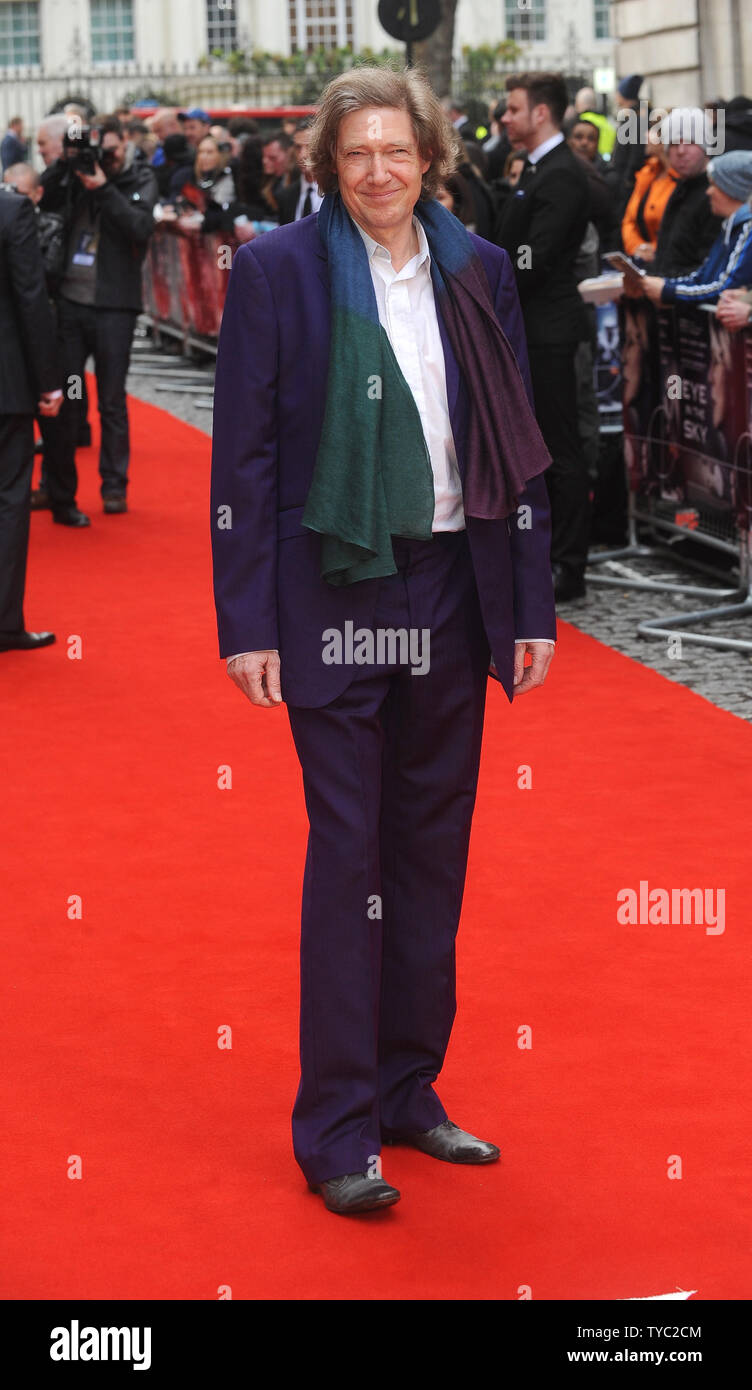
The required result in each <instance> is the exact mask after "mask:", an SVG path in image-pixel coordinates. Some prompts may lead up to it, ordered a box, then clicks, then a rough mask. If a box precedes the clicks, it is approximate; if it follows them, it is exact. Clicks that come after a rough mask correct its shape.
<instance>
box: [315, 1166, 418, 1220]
mask: <svg viewBox="0 0 752 1390" xmlns="http://www.w3.org/2000/svg"><path fill="white" fill-rule="evenodd" d="M308 1186H309V1187H310V1189H311V1192H318V1193H319V1194H320V1195H321V1196H322V1197H323V1199H324V1205H325V1206H326V1207H328V1209H329V1211H335V1212H337V1214H338V1215H339V1216H351V1215H353V1214H355V1213H357V1212H360V1211H378V1209H379V1208H380V1207H391V1206H394V1203H395V1202H398V1201H399V1199H400V1193H399V1192H398V1191H397V1188H396V1187H390V1186H389V1183H388V1182H384V1179H383V1178H372V1177H370V1176H369V1174H368V1173H345V1174H343V1176H342V1177H341V1178H327V1180H326V1182H319V1183H312V1182H309V1184H308Z"/></svg>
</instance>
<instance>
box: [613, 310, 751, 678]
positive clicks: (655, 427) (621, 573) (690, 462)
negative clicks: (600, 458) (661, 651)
mask: <svg viewBox="0 0 752 1390" xmlns="http://www.w3.org/2000/svg"><path fill="white" fill-rule="evenodd" d="M619 328H620V334H619V336H620V343H621V388H622V422H623V431H624V455H625V466H626V469H627V475H628V482H629V533H628V543H627V545H626V546H624V547H621V548H619V549H616V550H606V551H601V552H595V553H593V554H591V555H590V557H589V565H590V566H591V573H590V574H589V576H588V578H589V579H590V580H592V581H593V582H594V583H601V584H611V585H614V586H617V587H621V588H634V589H641V590H647V591H653V592H668V593H680V594H683V595H687V594H690V595H693V596H694V597H696V598H698V599H715V600H716V601H718V600H726V599H728V600H732V602H728V603H726V602H724V603H718V602H717V603H716V606H715V607H713V608H707V607H703V608H702V609H698V610H697V611H695V612H691V613H668V614H664V615H662V616H661V617H658V618H651V619H646V620H645V621H643V622H642V623H640V624H639V626H638V629H637V630H638V633H639V635H640V636H643V637H661V638H663V637H666V636H674V635H680V636H681V637H682V640H684V641H687V642H696V643H701V644H703V645H709V646H715V647H724V648H730V649H732V650H739V651H752V641H744V640H741V639H734V638H726V637H717V636H715V635H714V634H710V633H689V632H679V629H683V628H685V627H687V626H689V625H691V624H695V623H700V622H714V621H716V620H717V619H720V618H729V617H741V616H744V615H746V614H749V613H752V554H751V550H750V545H751V529H752V433H750V431H751V429H752V333H750V331H749V330H747V331H745V332H743V333H737V334H732V333H729V332H728V330H727V329H726V328H724V327H723V325H722V324H720V323H719V322H718V320H717V319H716V317H715V315H714V314H713V313H710V312H709V311H707V310H703V309H702V308H700V307H685V306H684V305H681V306H674V305H672V306H668V305H667V306H661V307H655V306H654V305H652V304H651V303H650V302H649V301H648V300H643V299H633V300H622V301H621V302H620V305H619ZM638 525H640V526H642V527H643V528H646V529H647V530H648V531H649V533H650V535H651V537H652V538H653V541H654V543H653V544H650V545H645V544H641V543H640V540H639V537H638ZM688 536H691V537H692V539H693V540H695V541H697V542H700V544H701V545H702V546H704V547H706V548H707V550H708V555H709V557H710V556H712V554H713V553H716V554H718V553H719V552H722V553H725V554H727V555H728V554H730V555H733V556H734V557H735V558H736V560H737V563H738V568H739V583H738V584H737V585H736V586H735V587H734V588H730V589H729V588H718V587H714V588H708V587H700V586H699V585H696V584H692V585H688V584H687V585H685V584H676V583H667V582H664V581H663V580H660V579H646V578H643V577H640V576H639V574H636V573H635V572H634V571H633V570H631V568H630V567H629V566H628V565H626V564H625V563H624V562H625V561H631V560H639V559H640V558H646V557H656V556H658V555H660V554H662V553H663V554H665V553H666V550H667V549H671V547H672V545H675V544H676V542H677V541H678V540H679V539H681V540H686V539H687V537H688ZM691 564H692V567H693V568H695V569H698V570H700V571H703V570H704V571H705V572H706V573H707V574H709V575H716V576H717V575H718V571H717V570H716V569H714V568H713V566H712V564H710V563H708V564H703V563H702V562H701V561H697V560H693V561H692V562H691ZM597 566H605V567H607V568H608V569H610V570H611V571H613V572H612V573H610V574H605V573H596V572H593V570H594V569H595V567H597Z"/></svg>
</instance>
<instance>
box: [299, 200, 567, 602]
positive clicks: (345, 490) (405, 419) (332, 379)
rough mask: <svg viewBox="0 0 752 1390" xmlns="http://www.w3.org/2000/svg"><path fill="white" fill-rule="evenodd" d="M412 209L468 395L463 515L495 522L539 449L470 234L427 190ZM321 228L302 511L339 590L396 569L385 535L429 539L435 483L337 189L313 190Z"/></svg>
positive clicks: (543, 453) (538, 461) (533, 470)
mask: <svg viewBox="0 0 752 1390" xmlns="http://www.w3.org/2000/svg"><path fill="white" fill-rule="evenodd" d="M415 215H416V217H418V218H419V220H420V222H421V223H422V225H423V227H424V229H425V233H426V239H427V241H428V247H429V251H430V253H431V279H432V282H433V289H434V299H435V303H436V307H437V310H438V312H439V313H440V314H441V316H442V318H443V321H444V323H445V325H446V330H447V333H448V335H449V340H450V343H451V345H452V349H453V351H454V354H455V357H456V358H457V362H458V364H459V366H460V370H461V372H462V375H463V377H464V380H465V384H466V386H467V389H468V392H469V395H470V414H469V426H468V433H467V439H466V441H465V460H466V467H465V479H464V484H463V494H462V495H463V506H464V511H465V515H466V516H471V517H481V518H483V519H484V520H496V519H500V518H502V517H506V516H509V515H510V514H511V513H512V512H513V511H515V510H516V508H517V503H518V497H519V495H520V493H521V492H522V490H523V488H524V486H525V483H526V482H527V481H528V479H529V478H533V477H535V476H536V475H537V474H538V473H542V472H543V470H544V469H545V468H547V467H548V465H549V463H550V462H551V459H550V455H549V453H548V450H547V449H546V446H545V444H544V442H543V438H542V436H541V433H540V430H539V429H538V425H537V423H536V420H535V416H534V415H533V412H532V409H531V407H530V404H529V401H528V398H527V394H526V391H525V386H524V383H523V380H522V377H521V375H520V369H519V366H518V363H517V359H516V357H515V355H514V352H513V350H512V348H511V346H510V344H509V341H508V339H507V338H506V336H505V334H504V332H503V330H502V328H501V326H500V324H499V321H498V319H497V318H496V314H495V312H494V306H493V302H492V299H491V294H490V290H489V285H488V279H487V277H486V273H485V269H484V267H483V262H482V261H481V259H480V257H479V256H478V254H477V252H476V250H475V247H474V245H473V242H472V240H471V238H470V236H469V235H468V233H467V232H466V230H465V228H464V227H463V226H462V223H461V222H459V221H458V219H457V218H456V217H454V216H453V214H452V213H451V212H449V211H448V210H447V209H446V208H445V207H443V206H442V204H441V203H439V202H438V201H437V200H436V199H431V200H419V201H418V203H416V206H415ZM318 228H319V233H320V235H321V239H322V241H323V243H324V246H325V247H326V251H327V257H328V262H329V278H330V283H331V305H332V325H331V347H330V356H329V374H328V380H327V398H326V409H325V414H324V424H323V428H322V432H321V439H320V442H319V448H318V453H317V456H316V466H315V470H314V476H313V481H312V484H311V488H310V490H309V493H308V497H307V499H306V504H305V507H304V510H303V515H302V518H301V520H302V522H303V525H304V526H307V527H309V528H310V529H311V530H312V531H318V532H320V533H321V537H322V540H321V574H322V577H323V578H324V579H326V580H327V581H328V582H329V583H330V584H333V585H338V586H339V585H343V584H353V583H355V582H357V581H358V580H361V579H371V578H374V577H377V576H382V575H387V574H395V573H396V566H395V563H394V557H393V554H392V542H391V537H392V536H408V537H414V538H416V539H419V540H429V539H430V537H431V525H432V521H433V511H434V480H433V472H432V468H431V460H430V457H429V453H428V448H427V445H426V440H425V436H424V433H423V427H422V424H421V419H420V414H419V412H418V407H417V405H416V403H415V399H414V397H413V394H412V392H411V390H410V388H409V386H408V384H407V382H406V381H405V378H404V376H403V375H402V371H401V370H400V367H399V363H398V362H397V358H396V357H395V355H394V351H393V349H392V346H391V343H390V342H389V338H388V336H387V333H386V332H385V330H384V329H383V328H382V326H381V323H380V322H379V314H378V307H377V304H376V294H375V291H374V288H373V281H372V279H371V271H370V266H369V262H368V252H367V250H366V247H365V244H364V242H363V238H362V237H361V235H360V232H359V231H358V228H357V227H356V225H355V223H354V222H353V220H352V218H351V217H350V215H349V213H348V212H347V210H346V208H345V206H344V204H343V202H342V198H341V196H340V194H339V193H338V192H337V193H334V194H327V196H326V197H325V198H324V200H323V202H322V204H321V208H320V209H319V215H318Z"/></svg>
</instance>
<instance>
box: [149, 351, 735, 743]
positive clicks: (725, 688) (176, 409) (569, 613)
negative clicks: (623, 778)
mask: <svg viewBox="0 0 752 1390" xmlns="http://www.w3.org/2000/svg"><path fill="white" fill-rule="evenodd" d="M131 361H132V364H133V363H137V362H138V361H139V350H138V348H137V349H136V350H135V351H134V353H133V356H132V359H131ZM187 365H188V366H189V367H190V369H191V370H195V369H196V368H197V367H200V364H197V363H191V364H187ZM204 367H205V370H206V382H207V391H206V393H205V395H204V394H203V393H202V396H197V395H196V394H193V393H191V394H187V393H185V392H181V391H180V389H179V388H178V387H177V386H176V387H175V389H174V390H170V391H157V389H156V386H157V383H158V382H160V383H161V384H164V385H167V384H168V382H167V371H168V368H167V367H165V372H164V375H163V376H160V377H146V376H143V375H141V374H136V373H135V372H131V373H130V374H129V377H128V390H129V392H130V393H131V394H132V395H134V396H138V397H139V399H140V400H143V401H149V402H150V403H151V404H152V405H158V406H160V407H161V408H162V409H163V410H168V411H169V412H170V414H172V415H175V416H176V417H177V418H178V419H180V420H184V421H185V422H186V424H189V425H194V426H195V427H196V428H197V429H199V430H203V432H204V433H205V434H209V435H210V434H211V428H212V412H211V410H208V409H202V408H201V407H200V406H199V405H198V404H197V401H198V400H199V399H206V400H209V399H210V398H211V375H212V369H213V363H212V362H211V361H210V360H207V361H206V363H205V364H204ZM708 554H709V556H711V558H712V553H711V552H708ZM619 565H620V567H621V568H620V571H619V572H618V573H619V574H620V575H621V573H622V572H623V571H624V567H625V566H626V567H627V568H628V571H629V572H630V573H632V574H634V575H636V576H637V577H639V578H643V579H659V578H660V579H662V580H664V581H666V582H669V583H673V584H699V585H702V587H704V588H713V587H715V586H716V584H718V587H724V588H732V587H733V584H734V582H735V580H734V578H733V577H729V579H728V580H718V581H717V580H715V579H713V578H708V577H707V576H705V575H702V574H698V573H697V572H696V571H695V570H692V569H690V568H689V567H688V566H687V565H683V564H682V563H681V562H680V561H679V560H678V559H677V558H675V556H674V555H671V554H669V555H667V556H666V557H665V558H664V556H663V555H662V554H661V555H659V556H656V557H650V558H649V559H639V560H630V561H620V562H619ZM598 568H600V567H598ZM594 572H596V571H591V573H594ZM604 572H610V573H616V571H614V569H613V563H612V565H611V567H610V569H609V570H608V571H604ZM727 601H728V600H727ZM712 606H713V600H710V599H707V598H702V599H699V600H698V599H692V598H691V597H688V596H685V595H680V594H671V593H668V594H667V593H650V592H645V591H644V590H642V591H640V590H636V589H630V588H627V587H624V588H622V587H621V586H619V587H612V586H611V585H601V584H596V583H588V588H587V597H586V598H585V599H581V600H579V601H578V602H576V603H569V604H562V605H561V607H560V608H559V610H558V611H559V616H560V617H561V618H562V619H564V620H565V621H566V622H568V623H572V624H573V625H574V626H575V627H578V628H580V629H581V631H582V632H587V633H589V634H590V636H591V637H596V638H597V639H598V641H600V642H604V643H605V644H606V645H607V646H609V647H613V648H614V650H615V651H617V652H622V653H623V654H624V655H625V656H629V657H632V658H633V659H634V660H635V661H639V662H641V663H642V665H643V666H649V667H651V668H652V669H653V670H654V671H659V672H660V673H661V675H663V676H666V677H667V678H668V679H669V680H672V681H677V682H678V683H679V684H680V685H686V686H687V687H688V688H689V689H690V690H694V691H695V692H696V694H698V695H701V696H703V698H704V699H706V700H710V701H711V702H712V704H714V705H718V706H720V708H721V709H725V710H729V711H730V713H731V714H736V715H738V716H739V717H740V718H741V719H746V720H748V721H750V722H752V652H738V651H730V650H724V649H722V648H720V649H719V648H714V647H707V646H698V645H695V643H690V642H687V641H682V642H681V643H680V644H677V643H676V641H675V640H674V641H673V642H672V641H671V640H670V639H669V638H667V637H661V638H650V639H646V638H642V637H639V636H638V635H637V626H638V624H639V623H640V622H642V621H644V620H645V619H647V618H657V617H660V616H663V615H665V614H668V613H672V612H673V613H678V612H683V613H688V612H692V611H697V610H698V609H703V608H709V607H712ZM666 626H670V623H667V624H666ZM700 630H704V631H711V632H713V633H714V634H716V635H718V636H724V637H733V638H740V639H742V640H748V641H752V615H749V616H747V617H742V618H733V619H723V620H722V621H719V622H715V623H712V624H707V623H705V624H703V625H701V626H700V627H698V625H696V624H695V625H693V626H692V627H689V628H687V631H688V632H693V631H700Z"/></svg>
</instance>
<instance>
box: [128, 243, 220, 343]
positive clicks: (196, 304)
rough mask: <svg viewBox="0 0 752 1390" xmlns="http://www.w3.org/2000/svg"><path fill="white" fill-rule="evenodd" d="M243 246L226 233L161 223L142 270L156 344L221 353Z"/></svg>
mask: <svg viewBox="0 0 752 1390" xmlns="http://www.w3.org/2000/svg"><path fill="white" fill-rule="evenodd" d="M239 245H240V243H239V242H238V241H237V239H236V238H235V237H234V236H231V235H229V234H228V233H226V232H208V233H203V232H199V231H196V230H192V229H190V228H184V227H179V226H178V225H177V224H176V223H159V224H158V225H157V227H156V228H155V231H154V235H153V236H152V238H151V240H150V242H149V249H148V251H147V253H146V258H145V260H144V268H143V292H144V314H143V317H144V319H145V320H146V322H147V323H149V324H150V325H151V328H152V333H153V336H154V340H155V342H158V341H159V339H160V338H161V337H162V336H163V335H164V336H166V337H168V338H176V339H178V340H179V342H180V343H181V344H182V350H183V352H184V353H185V354H186V355H190V352H191V349H194V348H198V349H201V350H203V351H205V352H210V353H214V354H215V356H216V352H217V338H218V336H219V325H220V323H221V321H222V310H223V308H224V303H225V295H226V293H227V282H228V280H229V277H230V266H231V265H232V258H233V256H234V254H235V252H236V250H237V249H238V246H239Z"/></svg>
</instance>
